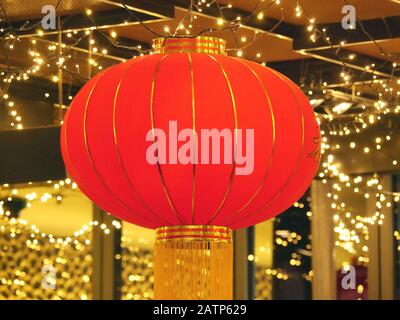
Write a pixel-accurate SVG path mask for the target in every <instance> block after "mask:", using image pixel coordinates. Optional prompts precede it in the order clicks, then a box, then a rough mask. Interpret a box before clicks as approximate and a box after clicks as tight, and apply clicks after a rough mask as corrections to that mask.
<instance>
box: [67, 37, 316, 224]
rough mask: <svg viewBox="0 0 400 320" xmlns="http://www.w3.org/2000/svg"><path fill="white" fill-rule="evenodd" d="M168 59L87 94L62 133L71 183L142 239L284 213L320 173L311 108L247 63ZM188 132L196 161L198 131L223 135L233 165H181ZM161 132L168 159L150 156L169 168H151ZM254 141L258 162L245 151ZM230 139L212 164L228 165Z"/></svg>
mask: <svg viewBox="0 0 400 320" xmlns="http://www.w3.org/2000/svg"><path fill="white" fill-rule="evenodd" d="M188 41H189V40H188ZM175 51H176V50H170V51H167V52H164V53H159V54H153V55H147V56H143V57H138V58H134V59H132V60H130V61H127V62H125V63H122V64H119V65H116V66H113V67H111V68H109V69H107V70H105V71H103V72H102V73H100V74H98V75H96V76H95V77H94V78H92V79H91V80H90V81H89V82H88V83H87V84H86V85H85V86H84V87H83V88H82V90H81V91H80V92H79V93H78V95H77V96H76V97H75V98H74V100H73V101H72V104H71V106H70V108H69V110H68V112H67V114H66V116H65V118H64V124H63V126H62V133H61V147H62V154H63V158H64V161H65V164H66V168H67V170H68V172H69V173H70V175H71V177H72V178H73V179H74V180H75V181H76V182H77V184H78V185H79V187H80V189H81V191H82V192H83V193H84V194H86V195H87V196H88V197H89V198H90V199H91V200H92V201H93V202H95V203H96V204H97V205H98V206H99V207H101V208H102V209H104V210H105V211H107V212H109V213H110V214H112V215H114V216H116V217H118V218H121V219H122V220H125V221H128V222H130V223H134V224H136V225H139V226H143V227H147V228H157V227H162V226H175V225H218V226H226V227H230V228H233V229H238V228H243V227H247V226H250V225H253V224H256V223H259V222H261V221H264V220H267V219H268V218H271V217H273V216H275V215H277V214H279V213H281V212H282V211H284V210H286V209H287V208H288V207H290V206H291V205H292V204H293V203H294V202H295V201H296V200H298V199H299V198H300V197H301V196H302V195H303V193H304V192H305V191H306V190H307V188H308V187H309V185H310V183H311V181H312V179H313V177H314V175H315V173H316V171H317V168H318V163H319V156H320V152H319V150H320V132H319V127H318V124H317V122H316V120H315V117H314V114H313V110H312V108H311V106H310V104H309V102H308V100H307V98H306V97H305V96H304V94H303V93H302V92H301V90H300V89H299V88H298V87H297V86H296V85H295V84H294V83H292V82H291V81H290V80H289V79H287V78H286V77H285V76H283V75H282V74H280V73H278V72H277V71H274V70H272V69H269V68H266V67H263V66H261V65H259V64H256V63H254V62H251V61H247V60H244V59H239V58H233V57H228V56H224V55H219V54H205V53H197V52H182V51H191V50H178V51H179V52H175ZM188 129H189V130H190V131H192V132H193V136H195V137H197V140H196V145H197V146H198V149H197V151H196V152H197V153H198V156H199V157H200V150H201V151H203V150H205V149H206V148H205V147H204V143H205V142H204V141H203V139H200V137H202V135H201V132H202V129H205V130H212V129H216V130H218V131H217V132H219V133H221V132H222V131H223V130H225V131H224V132H230V133H231V134H232V136H231V138H232V139H231V142H232V144H233V145H234V148H232V152H231V154H230V156H231V157H232V159H233V161H232V163H224V162H222V161H220V163H212V160H211V161H209V162H210V163H205V161H201V159H199V160H197V161H194V163H188V164H187V163H181V162H180V161H179V160H177V159H176V153H177V154H178V156H179V154H180V153H182V154H184V153H185V146H187V141H188V140H187V139H186V138H187V137H186V138H185V137H180V134H181V133H182V132H185V131H184V130H188ZM157 130H162V131H163V132H165V133H166V141H165V142H166V146H165V147H166V148H165V150H164V151H163V150H161V149H158V150H157V157H158V159H160V158H161V157H165V158H166V159H167V162H166V163H159V162H158V163H155V164H154V163H149V160H148V158H147V157H146V155H147V154H148V151H149V147H151V146H152V145H154V142H155V141H156V138H155V133H156V132H158V131H157ZM238 130H241V134H238ZM250 130H252V132H253V134H254V139H253V142H254V148H253V151H254V154H251V150H250V149H249V150H250V151H249V150H247V149H246V147H245V146H246V143H247V144H249V145H250V142H251V140H246V139H247V138H248V136H251V134H250V133H251V131H250ZM152 139H154V140H152ZM228 140H229V139H228ZM228 140H226V141H225V140H224V137H223V136H221V139H220V142H221V143H220V145H219V146H218V145H212V146H209V151H210V153H212V151H219V153H220V155H224V156H227V157H228V156H229V155H226V150H225V149H224V148H225V143H228ZM249 141H250V142H249ZM156 142H158V143H159V142H160V140H159V139H157V141H156ZM239 143H240V144H241V145H242V148H241V150H240V148H239V149H238V148H237V146H238V145H239ZM213 148H214V149H213ZM235 148H236V149H235ZM174 150H175V151H177V152H176V153H174ZM235 150H236V151H237V152H235ZM186 151H187V150H186ZM224 152H225V153H224ZM246 152H247V154H246ZM240 153H241V154H240ZM213 154H215V152H214V153H213ZM243 155H246V157H244V156H243ZM240 156H242V157H240ZM221 158H222V157H221ZM221 158H220V159H221ZM243 159H245V160H246V161H243ZM246 168H247V172H245V173H246V174H237V172H238V171H237V169H242V171H246V170H245V169H246Z"/></svg>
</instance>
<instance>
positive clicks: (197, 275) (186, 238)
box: [154, 225, 233, 300]
mask: <svg viewBox="0 0 400 320" xmlns="http://www.w3.org/2000/svg"><path fill="white" fill-rule="evenodd" d="M232 266H233V247H232V230H231V229H229V228H227V227H219V226H208V225H205V226H203V225H186V226H185V225H183V226H173V227H161V228H158V229H156V242H155V245H154V279H155V283H154V298H155V299H160V300H161V299H162V300H187V299H199V300H212V299H223V300H227V299H232V292H233V289H232V286H233V273H232Z"/></svg>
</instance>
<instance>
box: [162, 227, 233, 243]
mask: <svg viewBox="0 0 400 320" xmlns="http://www.w3.org/2000/svg"><path fill="white" fill-rule="evenodd" d="M156 240H157V241H174V240H178V241H216V242H231V241H232V229H230V228H228V227H222V226H211V225H180V226H167V227H160V228H157V229H156Z"/></svg>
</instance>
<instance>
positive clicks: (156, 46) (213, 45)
mask: <svg viewBox="0 0 400 320" xmlns="http://www.w3.org/2000/svg"><path fill="white" fill-rule="evenodd" d="M153 50H154V53H179V52H196V53H212V54H221V55H226V41H225V40H224V39H220V38H216V37H203V36H199V37H195V38H156V39H154V40H153Z"/></svg>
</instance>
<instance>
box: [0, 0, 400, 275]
mask: <svg viewBox="0 0 400 320" xmlns="http://www.w3.org/2000/svg"><path fill="white" fill-rule="evenodd" d="M285 2H286V3H287V2H290V3H292V4H293V5H292V7H293V13H294V16H295V17H296V18H298V19H305V21H306V25H305V26H304V28H305V30H306V31H307V33H308V37H309V41H310V42H313V43H314V42H317V41H320V40H321V41H324V42H325V43H326V45H327V46H328V47H330V48H331V50H332V53H333V54H334V55H335V57H336V58H337V59H338V61H340V62H341V64H342V70H341V72H340V75H339V76H340V79H341V80H342V82H343V83H342V85H343V88H351V89H352V90H353V91H354V94H353V95H352V99H355V100H356V99H358V98H360V99H361V98H362V94H363V91H364V90H369V91H370V92H372V93H373V94H374V95H375V96H376V99H375V100H373V101H370V102H369V103H364V102H363V103H361V104H360V106H359V110H357V112H354V113H350V114H347V113H344V112H342V111H341V109H340V108H339V109H338V111H335V110H333V111H332V112H330V113H328V114H326V113H318V114H317V118H318V121H319V124H320V126H321V129H322V131H321V134H322V147H321V153H322V161H321V167H320V171H319V173H318V178H319V179H321V180H322V182H323V183H329V184H330V185H331V188H330V189H331V190H330V191H329V192H328V193H327V194H326V198H327V201H329V202H330V206H331V208H332V210H333V212H334V214H333V219H334V223H335V229H334V231H335V233H336V234H337V239H336V243H335V244H336V246H338V247H340V248H343V249H344V250H346V251H348V252H349V253H351V254H353V255H356V256H358V259H359V261H360V262H363V263H367V262H368V245H367V242H368V237H369V227H370V226H371V225H374V224H378V225H380V224H382V223H383V221H384V218H385V217H384V213H383V212H382V209H383V208H385V207H386V208H390V207H392V206H393V203H394V202H400V194H398V193H393V192H391V191H390V190H384V188H383V186H382V184H381V181H380V175H379V173H378V172H375V173H372V174H371V175H370V176H362V175H350V174H347V173H346V172H344V171H343V170H342V169H341V165H340V163H339V161H338V160H337V159H338V157H337V152H338V151H340V150H343V149H344V148H348V149H349V151H351V152H354V153H358V154H360V156H361V155H367V154H370V153H373V152H375V153H378V152H380V153H383V154H385V152H386V147H385V145H386V144H388V143H389V142H390V141H391V139H392V138H393V135H394V134H395V132H393V131H388V133H387V134H382V135H381V136H376V137H375V139H374V140H373V141H371V142H370V144H365V143H360V142H358V141H359V140H360V139H359V137H360V135H361V134H363V133H364V132H365V131H366V130H368V129H369V128H372V127H374V126H377V125H378V124H381V125H383V126H385V123H386V122H385V121H386V120H387V119H388V118H389V117H396V116H398V114H400V103H399V97H400V79H398V78H396V77H394V76H393V74H395V71H398V70H399V66H400V61H399V59H398V57H396V56H394V55H391V54H388V53H386V52H385V51H384V50H383V49H382V47H380V45H379V44H378V43H376V42H375V41H373V43H374V45H376V46H377V48H378V50H379V51H380V52H381V53H382V54H381V55H382V56H383V57H385V58H386V59H387V60H388V61H389V62H390V63H391V68H392V70H391V72H390V74H391V75H392V77H391V78H387V79H382V78H380V77H379V75H378V74H377V71H379V66H377V65H375V64H367V65H365V66H364V71H363V72H362V74H361V76H359V77H358V78H357V79H356V77H355V75H354V73H353V72H352V67H351V65H350V64H351V63H354V61H357V54H350V55H349V56H347V57H345V58H344V57H343V56H341V55H340V54H339V53H340V51H341V50H342V49H343V48H345V46H346V41H345V39H342V40H341V41H340V44H339V46H338V45H336V44H335V43H338V41H337V40H338V39H335V35H334V34H330V30H327V29H326V28H320V26H319V25H318V18H317V17H316V16H313V15H310V14H309V12H308V11H309V10H308V8H305V6H304V4H303V3H302V1H300V0H272V1H266V0H259V1H256V2H255V5H254V8H253V10H252V11H251V12H249V13H248V14H247V15H243V16H242V15H238V16H236V17H235V18H234V19H227V18H226V12H228V10H232V9H234V7H233V6H232V5H231V4H226V5H222V4H220V3H219V2H218V1H216V0H192V1H190V3H189V7H188V8H187V10H186V13H185V14H184V15H183V17H182V18H181V20H179V21H178V23H174V24H176V25H174V26H173V24H172V23H171V24H168V23H166V24H165V26H164V27H163V32H162V33H159V32H156V31H155V30H153V29H152V28H151V27H150V26H149V25H148V24H146V23H145V22H143V21H139V22H140V23H141V24H142V25H143V27H144V28H146V29H147V30H148V31H150V32H152V33H153V34H154V35H155V36H157V37H158V36H161V37H165V38H169V37H184V36H193V37H194V36H198V35H201V34H204V33H208V34H210V33H212V32H214V31H221V30H227V31H231V33H232V35H233V36H234V39H235V47H234V48H229V49H228V52H229V53H230V54H234V55H237V56H238V57H246V58H248V59H252V60H255V61H258V62H260V63H261V64H263V65H266V64H267V62H265V61H264V62H261V60H262V59H263V54H262V53H261V52H257V53H256V55H255V56H252V57H250V56H248V55H247V49H248V48H250V47H251V45H252V44H253V43H254V42H255V41H257V40H258V39H260V38H261V37H263V36H264V35H265V33H266V32H265V31H261V30H258V29H254V30H253V35H252V36H243V35H241V36H239V32H237V31H239V30H240V29H241V28H242V27H245V26H246V23H247V22H248V21H249V20H250V19H254V18H255V19H257V20H259V21H264V20H265V19H267V17H268V9H269V8H271V7H273V6H275V7H277V8H279V9H280V12H281V15H282V16H281V18H280V20H278V21H277V23H276V25H274V26H273V27H272V28H271V29H270V30H269V31H270V32H272V31H273V30H275V29H276V28H277V27H278V26H279V25H280V24H281V23H282V22H283V21H284V19H285V15H286V14H287V12H285V10H284V7H283V3H285ZM60 3H61V4H62V1H59V2H58V3H57V7H58V6H59V5H60ZM346 3H347V1H345V0H344V4H346ZM347 4H348V3H347ZM122 5H123V7H124V8H125V9H126V10H127V12H128V13H129V16H130V18H131V20H136V21H138V20H140V19H138V17H137V16H136V15H135V13H134V12H132V11H131V10H130V9H129V8H128V7H127V6H126V5H125V4H124V3H122ZM213 6H215V7H216V8H217V9H218V12H219V17H217V18H216V19H215V26H211V27H208V28H203V26H201V24H199V23H198V20H200V19H199V16H200V15H202V14H204V12H205V11H206V9H207V8H210V7H213ZM83 13H84V15H85V17H86V18H87V19H88V20H89V21H90V22H91V24H92V26H91V27H87V28H84V29H82V30H63V25H62V23H61V24H60V25H59V26H58V28H59V29H58V31H59V32H60V34H61V37H59V41H50V40H47V39H46V31H45V30H42V29H40V28H37V26H31V27H32V28H33V29H35V30H36V32H35V33H34V34H33V35H31V36H29V37H21V36H19V35H18V34H19V32H18V31H20V30H16V29H15V28H13V27H12V26H8V27H5V28H3V29H1V30H0V33H1V36H0V37H1V39H2V40H4V41H5V44H6V45H5V47H4V48H3V52H6V53H9V52H13V51H15V50H18V48H19V46H21V45H22V44H24V43H26V42H28V43H29V45H28V50H27V54H28V56H29V59H30V60H29V61H30V63H31V65H30V66H28V67H23V68H20V67H18V68H13V67H12V65H11V63H10V62H9V61H8V59H6V61H5V62H6V64H7V67H6V68H5V69H2V71H1V72H0V76H1V77H2V79H3V84H4V87H3V88H2V90H1V95H0V99H1V102H2V103H3V104H4V105H5V106H6V107H7V109H8V114H9V117H10V127H11V128H15V129H23V128H24V124H23V116H22V115H21V114H20V113H19V112H18V109H17V108H16V103H15V99H13V97H11V96H10V93H9V88H10V86H12V85H13V83H14V82H20V81H27V80H29V79H30V78H31V77H33V76H41V77H47V78H48V79H50V80H51V81H53V83H54V84H59V83H61V84H63V80H64V79H63V74H64V77H66V76H70V77H72V78H74V79H77V80H79V81H81V82H82V83H83V82H84V81H86V80H87V79H88V78H90V77H91V76H93V75H94V74H95V73H96V72H98V71H101V70H102V69H104V68H106V67H108V66H110V65H112V64H115V63H118V62H121V61H125V58H120V57H116V56H112V55H110V54H109V51H110V48H111V47H115V48H119V49H125V50H126V51H127V52H130V54H131V56H132V57H134V56H137V55H143V54H147V53H149V54H151V53H152V52H151V51H152V50H151V49H148V50H147V49H145V48H142V46H140V45H137V46H133V47H131V46H126V45H123V44H121V43H120V42H119V36H118V33H117V31H116V30H113V29H111V28H109V29H104V30H103V29H102V28H101V27H100V26H99V25H98V24H97V23H96V21H95V12H93V11H92V10H91V9H90V8H88V9H86V10H84V12H83ZM125 23H126V24H128V23H129V22H127V21H125ZM358 23H359V24H360V26H362V22H361V21H358ZM362 29H363V32H364V33H365V34H366V36H369V34H368V33H367V32H366V30H364V28H362ZM196 30H200V31H196ZM96 36H101V37H102V38H103V39H105V40H106V41H107V45H104V44H103V45H100V41H98V39H96ZM369 37H370V36H369ZM83 41H87V42H88V49H87V50H86V49H85V50H83V49H81V47H80V46H79V45H80V44H81V43H82V42H83ZM77 55H79V59H77ZM60 70H62V73H60V72H59V71H60ZM321 80H322V81H321V84H320V85H319V86H318V87H310V86H304V88H305V93H306V94H307V95H308V96H309V98H310V100H311V102H312V101H313V100H318V97H316V96H317V94H316V93H317V92H321V93H322V94H323V95H330V94H331V92H334V91H335V90H334V89H335V87H332V86H331V85H332V84H330V83H327V82H325V81H323V79H321ZM356 81H359V82H360V84H357V85H355V84H354V83H355V82H356ZM60 94H61V99H59V103H58V107H61V108H62V109H65V108H67V107H66V106H65V105H64V104H63V102H64V100H68V101H70V100H72V99H73V96H72V95H69V96H67V97H66V99H64V97H63V96H62V94H63V93H62V92H61V93H60ZM50 95H51V93H50V92H48V93H46V94H45V96H44V97H43V99H48V98H49V97H50ZM357 101H358V100H357ZM60 102H61V105H60ZM340 137H346V139H345V140H344V139H343V141H346V142H341V143H337V142H333V141H336V140H338V139H340ZM349 139H351V140H349ZM388 157H389V156H388ZM390 161H391V163H392V165H393V171H396V170H398V166H399V165H400V159H399V158H392V159H390ZM46 184H47V185H49V186H52V189H53V192H45V193H43V194H37V193H35V192H31V193H29V194H25V195H23V196H22V197H24V198H25V200H26V206H27V207H30V206H32V205H34V204H35V202H36V201H41V202H47V201H51V200H52V199H55V201H58V202H61V201H62V200H63V190H64V189H66V188H68V189H72V190H77V185H76V183H75V182H73V181H72V180H71V179H69V178H67V179H65V180H61V181H57V182H53V181H47V182H46ZM0 191H1V192H2V200H1V202H0V208H1V207H2V205H3V204H4V201H13V199H14V198H16V197H21V193H22V191H21V190H19V189H18V188H16V187H13V186H10V185H7V184H5V185H3V187H2V188H1V189H0ZM3 193H4V194H3ZM347 193H352V194H354V196H362V197H364V198H365V199H369V198H373V199H376V201H375V207H376V210H375V211H374V212H370V213H368V214H363V213H360V212H355V211H354V210H353V209H352V208H351V207H350V206H349V205H348V204H347V203H346V201H345V200H344V199H343V198H344V195H345V194H347ZM2 202H3V203H2ZM294 207H296V208H302V207H304V204H303V203H301V202H296V203H295V204H294ZM1 212H2V211H0V213H1ZM2 214H3V216H5V217H7V219H9V221H10V223H11V221H14V220H12V219H13V218H10V214H11V213H10V212H9V211H7V210H6V211H3V213H2ZM306 215H307V217H308V218H309V219H312V212H311V211H307V212H306ZM13 223H14V222H13ZM24 223H25V222H24ZM96 223H98V222H97V221H90V222H88V224H86V225H85V226H83V227H82V228H81V229H80V230H79V231H77V232H76V233H74V235H73V236H72V237H67V238H65V239H61V238H56V237H53V236H51V235H47V234H45V233H42V232H40V231H39V230H38V229H36V228H34V229H33V231H34V232H33V234H35V237H36V236H40V237H43V238H46V239H48V240H49V241H52V242H54V243H55V244H59V245H64V244H65V245H67V244H68V243H70V242H71V241H72V242H73V241H74V237H77V236H83V235H85V233H86V232H89V230H90V229H91V228H92V227H93V226H96ZM112 227H115V228H120V223H119V222H118V221H117V220H115V221H114V222H113V223H112V226H107V225H103V224H102V225H101V226H100V228H101V230H103V231H104V233H105V234H109V233H110V230H111V228H112ZM396 232H397V233H396ZM396 232H395V233H394V237H395V238H397V239H398V238H399V234H398V231H396ZM35 237H34V238H32V240H31V243H30V245H35V241H34V240H35V239H36V238H35ZM301 237H302V235H300V234H297V233H294V232H290V237H288V238H281V237H279V236H276V238H275V239H274V242H275V244H276V245H279V246H289V245H291V244H294V245H295V244H296V243H297V242H298V241H299V240H300V239H301ZM67 239H69V240H68V241H67ZM398 240H399V239H398ZM306 249H308V250H310V249H311V245H310V244H308V245H307V248H306ZM397 249H398V250H399V251H400V247H399V248H397ZM248 259H249V261H257V257H255V256H249V257H248ZM300 264H301V254H298V253H296V252H293V255H292V258H291V260H290V265H291V266H293V267H296V266H299V265H300ZM265 273H266V274H267V275H268V276H271V277H276V278H277V279H279V280H287V279H288V276H289V275H288V274H287V273H285V272H284V270H278V269H271V268H268V269H266V271H265ZM312 276H313V272H312V270H310V272H309V273H307V274H305V275H304V277H305V279H306V280H309V281H311V279H312Z"/></svg>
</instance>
